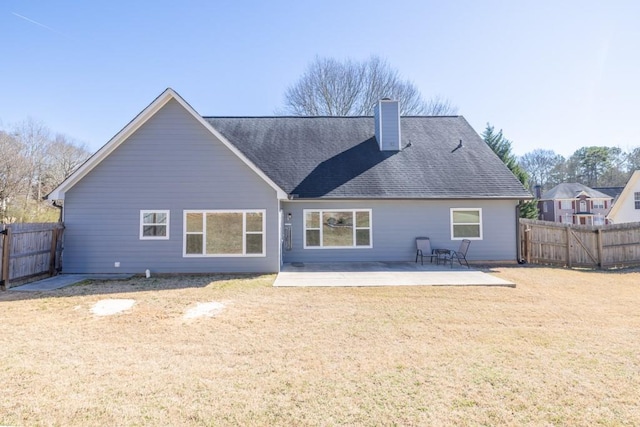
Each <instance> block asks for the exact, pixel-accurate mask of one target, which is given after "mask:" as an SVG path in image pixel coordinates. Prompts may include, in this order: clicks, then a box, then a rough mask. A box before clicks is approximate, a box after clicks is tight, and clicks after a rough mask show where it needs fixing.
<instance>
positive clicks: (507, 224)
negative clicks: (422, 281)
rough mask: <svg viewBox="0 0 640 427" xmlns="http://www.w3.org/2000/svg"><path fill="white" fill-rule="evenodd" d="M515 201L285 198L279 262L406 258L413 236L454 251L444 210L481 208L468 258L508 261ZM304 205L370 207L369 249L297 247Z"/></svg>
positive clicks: (513, 243) (511, 253) (511, 257)
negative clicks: (285, 237)
mask: <svg viewBox="0 0 640 427" xmlns="http://www.w3.org/2000/svg"><path fill="white" fill-rule="evenodd" d="M516 204H517V202H516V201H514V200H433V201H417V200H416V201H413V200H389V201H383V200H373V201H364V200H358V201H340V202H328V201H327V202H304V201H299V202H285V203H283V212H284V215H285V217H286V216H287V214H288V213H291V221H290V223H291V224H292V242H293V245H292V250H291V251H284V252H283V258H284V262H339V261H411V260H414V259H415V254H416V251H415V238H416V237H418V236H426V237H429V238H430V239H431V246H432V247H433V248H448V249H457V248H458V246H459V245H460V240H452V239H451V224H450V209H451V208H481V209H482V228H483V238H482V240H472V242H471V246H470V248H469V252H468V254H467V256H468V259H469V260H477V261H479V260H484V261H513V260H515V259H516V211H515V208H516ZM304 209H323V210H327V209H371V210H372V213H371V223H372V242H373V248H363V249H360V248H348V249H317V248H313V249H303V234H304V228H303V210H304Z"/></svg>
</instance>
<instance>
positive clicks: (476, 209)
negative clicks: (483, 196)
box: [449, 208, 483, 240]
mask: <svg viewBox="0 0 640 427" xmlns="http://www.w3.org/2000/svg"><path fill="white" fill-rule="evenodd" d="M454 211H456V212H459V211H473V212H478V213H479V215H478V221H480V223H479V224H478V223H476V222H459V223H456V224H455V225H479V226H480V237H453V225H454V223H453V212H454ZM449 224H450V227H451V230H450V231H451V240H465V239H466V240H482V238H483V237H482V236H483V231H482V229H483V227H482V208H450V209H449Z"/></svg>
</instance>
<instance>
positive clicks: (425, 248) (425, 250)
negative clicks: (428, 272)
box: [416, 237, 438, 265]
mask: <svg viewBox="0 0 640 427" xmlns="http://www.w3.org/2000/svg"><path fill="white" fill-rule="evenodd" d="M418 257H420V264H422V265H424V259H425V257H428V258H431V262H432V263H433V259H434V258H437V257H438V255H436V254H435V253H434V252H433V250H432V249H431V240H429V238H428V237H416V262H418Z"/></svg>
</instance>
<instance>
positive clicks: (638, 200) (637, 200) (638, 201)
mask: <svg viewBox="0 0 640 427" xmlns="http://www.w3.org/2000/svg"><path fill="white" fill-rule="evenodd" d="M633 201H634V204H635V208H636V209H640V192H635V193H633Z"/></svg>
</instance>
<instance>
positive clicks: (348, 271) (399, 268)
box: [273, 262, 515, 287]
mask: <svg viewBox="0 0 640 427" xmlns="http://www.w3.org/2000/svg"><path fill="white" fill-rule="evenodd" d="M273 286H274V287H315V286H318V287H322V286H325V287H357V286H507V287H515V284H514V283H512V282H509V281H506V280H503V279H500V278H498V277H495V276H493V275H491V274H487V273H485V272H482V271H478V270H473V269H467V268H466V267H464V268H460V266H455V265H454V268H450V267H449V266H443V265H439V266H438V265H434V264H429V265H427V264H425V265H424V266H423V265H420V264H417V263H390V262H362V263H318V264H309V263H305V264H285V265H284V266H283V268H282V271H281V272H280V273H279V274H278V276H277V277H276V280H275V282H274V283H273Z"/></svg>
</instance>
